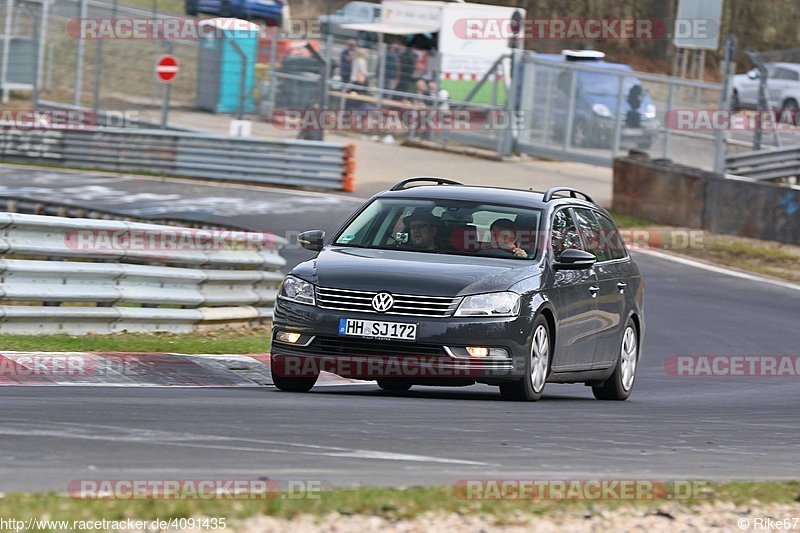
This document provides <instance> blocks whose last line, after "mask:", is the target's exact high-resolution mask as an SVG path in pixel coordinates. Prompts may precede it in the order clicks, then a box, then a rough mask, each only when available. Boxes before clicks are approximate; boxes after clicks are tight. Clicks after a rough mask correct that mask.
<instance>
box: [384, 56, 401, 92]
mask: <svg viewBox="0 0 800 533" xmlns="http://www.w3.org/2000/svg"><path fill="white" fill-rule="evenodd" d="M397 52H398V48H397V45H396V44H393V45H391V46H390V47H389V51H388V52H387V53H386V69H385V70H384V73H383V78H384V79H383V88H384V89H388V90H390V91H396V90H397V86H398V84H399V82H400V57H399V56H398V54H397ZM392 98H394V96H392Z"/></svg>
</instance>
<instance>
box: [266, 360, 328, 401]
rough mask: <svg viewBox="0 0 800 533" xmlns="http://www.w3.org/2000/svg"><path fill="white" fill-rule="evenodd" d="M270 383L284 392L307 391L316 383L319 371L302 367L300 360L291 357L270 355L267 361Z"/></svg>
mask: <svg viewBox="0 0 800 533" xmlns="http://www.w3.org/2000/svg"><path fill="white" fill-rule="evenodd" d="M269 366H270V371H271V373H272V383H273V384H274V385H275V387H276V388H277V389H278V390H282V391H284V392H308V391H310V390H311V388H312V387H313V386H314V385H315V384H316V383H317V378H318V377H319V372H318V371H316V370H307V369H303V370H300V368H302V365H301V361H300V360H298V359H294V358H291V357H282V358H280V360H279V358H276V357H274V356H273V357H272V358H270V361H269Z"/></svg>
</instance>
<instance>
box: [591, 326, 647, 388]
mask: <svg viewBox="0 0 800 533" xmlns="http://www.w3.org/2000/svg"><path fill="white" fill-rule="evenodd" d="M638 363H639V334H638V333H637V331H636V326H635V325H634V323H633V320H631V319H630V318H629V319H628V322H627V324H625V329H624V330H623V333H622V340H621V341H620V349H619V355H618V356H617V365H616V367H615V368H614V373H613V374H611V377H609V378H608V379H607V380H606V382H605V383H603V384H602V385H598V386H595V387H592V393H594V397H595V398H597V399H598V400H613V401H624V400H627V399H628V397H629V396H630V395H631V392H632V391H633V385H634V382H635V381H636V367H637V366H638Z"/></svg>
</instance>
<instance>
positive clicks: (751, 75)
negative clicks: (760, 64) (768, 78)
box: [747, 69, 758, 80]
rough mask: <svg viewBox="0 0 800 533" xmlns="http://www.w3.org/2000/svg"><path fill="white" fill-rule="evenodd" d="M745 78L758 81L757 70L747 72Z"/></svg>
mask: <svg viewBox="0 0 800 533" xmlns="http://www.w3.org/2000/svg"><path fill="white" fill-rule="evenodd" d="M747 77H748V78H750V79H751V80H757V79H758V69H753V70H751V71H750V72H748V73H747Z"/></svg>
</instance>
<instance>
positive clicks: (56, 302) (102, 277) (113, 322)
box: [0, 213, 286, 334]
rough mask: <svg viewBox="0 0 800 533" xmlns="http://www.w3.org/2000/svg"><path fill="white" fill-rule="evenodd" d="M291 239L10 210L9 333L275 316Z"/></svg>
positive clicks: (4, 309) (2, 289) (5, 309)
mask: <svg viewBox="0 0 800 533" xmlns="http://www.w3.org/2000/svg"><path fill="white" fill-rule="evenodd" d="M285 243H286V241H285V239H283V238H280V237H277V236H274V235H268V234H260V233H248V232H231V231H224V232H216V233H214V232H211V231H209V230H194V229H190V228H180V227H178V228H176V227H171V226H159V225H154V224H142V223H134V222H122V221H107V220H102V221H101V220H91V219H70V218H60V217H52V216H37V215H23V214H17V213H0V333H24V334H44V333H71V334H78V333H112V332H117V331H123V330H127V331H173V332H185V331H191V330H192V329H193V328H195V327H198V326H202V325H214V324H225V323H237V322H238V323H248V322H254V321H262V320H269V319H271V317H272V308H273V305H274V302H275V298H276V291H277V287H278V284H279V283H280V280H281V279H282V277H283V276H282V274H281V273H280V272H279V269H280V268H281V267H282V266H283V265H284V264H285V260H284V259H283V258H282V257H281V256H280V255H279V250H280V248H282V247H283V246H284V245H285Z"/></svg>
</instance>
